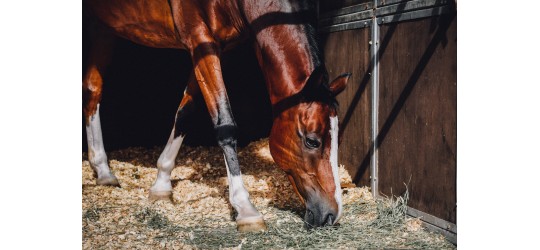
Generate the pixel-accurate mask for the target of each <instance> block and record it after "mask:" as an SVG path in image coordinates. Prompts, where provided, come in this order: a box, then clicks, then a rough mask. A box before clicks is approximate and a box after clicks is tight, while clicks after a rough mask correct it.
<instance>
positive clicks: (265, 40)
mask: <svg viewBox="0 0 540 250" xmlns="http://www.w3.org/2000/svg"><path fill="white" fill-rule="evenodd" d="M84 4H85V8H87V10H90V12H91V13H92V15H93V16H94V17H96V19H97V20H99V23H100V24H99V25H97V26H96V32H95V36H96V37H95V38H94V39H93V46H92V49H91V53H90V56H89V66H88V68H87V72H86V74H85V76H84V77H83V100H84V102H83V104H84V107H83V109H84V112H85V117H86V119H87V121H86V130H87V136H88V145H89V147H88V148H89V160H90V163H91V166H92V167H93V169H94V170H95V172H96V173H97V176H98V179H97V183H98V184H103V185H118V181H117V180H116V178H115V177H114V175H113V174H112V173H111V172H110V169H109V167H108V164H107V158H106V154H105V150H104V146H103V140H102V137H101V127H100V126H101V125H100V121H99V100H100V98H101V86H102V84H103V80H102V79H103V78H102V74H103V71H104V68H105V67H106V66H107V63H108V56H109V55H110V51H111V48H112V40H113V36H114V35H116V36H121V37H124V38H127V39H129V40H131V41H133V42H136V43H139V44H142V45H146V46H150V47H159V48H163V47H165V48H178V49H185V50H187V51H189V52H190V54H191V57H192V61H193V73H192V75H191V77H190V80H189V82H188V85H187V87H186V90H185V91H184V96H183V99H182V101H181V103H180V106H179V108H178V112H177V114H176V119H175V125H174V127H173V129H172V131H171V135H170V137H169V140H168V142H167V145H166V146H165V149H164V151H163V153H162V154H161V156H160V158H159V160H158V163H157V165H158V175H157V178H156V181H155V183H154V184H153V186H152V187H151V188H150V199H169V198H170V197H171V196H172V186H171V182H170V174H171V171H172V169H173V168H174V161H175V158H176V155H177V153H178V150H179V148H180V146H181V144H182V140H183V138H184V137H185V132H184V131H183V129H182V126H180V125H181V124H182V123H185V122H187V118H186V117H188V116H189V113H190V112H191V110H192V107H193V105H194V103H193V100H194V97H195V96H197V95H202V96H203V97H204V100H205V103H206V105H207V107H208V111H209V113H210V116H211V118H212V122H213V123H214V128H215V131H216V136H217V141H218V144H219V145H220V147H221V148H222V149H223V154H224V159H225V165H226V168H227V174H228V181H229V195H230V196H229V200H230V202H231V204H232V205H233V207H234V209H235V210H236V211H237V212H238V216H237V218H236V221H237V225H238V228H239V230H242V231H249V230H261V229H265V228H266V226H265V224H264V220H263V216H262V215H261V214H260V213H259V212H258V211H257V209H256V208H255V207H254V206H253V205H252V203H251V202H250V200H249V194H248V192H247V190H246V189H245V188H244V186H243V182H242V178H241V172H240V165H239V163H238V158H237V155H236V137H235V130H236V124H235V122H234V118H233V116H232V111H231V108H230V105H229V101H228V97H227V93H226V90H225V85H224V82H223V78H222V75H221V66H220V59H219V58H220V55H221V53H222V51H224V50H227V49H228V48H230V47H231V46H234V45H236V44H238V43H239V42H241V41H244V40H246V39H247V38H249V37H250V36H251V37H253V38H254V39H253V40H254V45H255V50H256V55H257V59H258V61H259V64H260V66H261V69H262V71H263V74H264V77H265V80H266V85H267V88H268V92H269V94H270V100H271V103H272V105H273V110H274V124H273V127H272V130H271V134H270V149H271V153H272V156H273V158H274V159H275V161H276V163H277V165H278V166H279V167H281V168H282V169H283V170H284V171H285V172H286V173H287V174H288V176H289V179H290V180H291V183H292V184H293V186H294V188H295V190H296V192H297V193H298V194H299V196H300V198H301V200H302V202H304V203H305V205H306V210H307V212H306V216H305V220H306V225H307V226H308V227H311V226H323V225H332V224H335V223H336V222H337V221H338V220H339V217H340V215H341V189H340V186H339V178H338V177H337V113H336V108H335V105H334V104H335V99H334V96H335V95H337V94H338V93H339V92H341V91H342V90H343V88H344V87H345V84H346V82H347V79H348V77H349V75H342V76H340V77H338V78H337V79H336V80H334V81H333V82H331V83H328V80H327V79H326V70H325V68H324V64H323V63H322V59H321V58H320V55H319V52H318V49H317V43H316V41H315V39H314V37H313V35H314V30H313V27H312V26H311V25H310V24H309V22H308V21H307V19H306V18H305V17H306V15H307V14H309V13H310V12H309V5H308V4H306V3H303V2H291V1H277V0H272V1H257V0H238V1H226V0H208V1H196V0H183V1H179V0H170V1H165V0H156V1H129V0H110V1H104V0H87V1H85V2H84ZM111 33H112V34H113V35H111Z"/></svg>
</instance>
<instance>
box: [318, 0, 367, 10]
mask: <svg viewBox="0 0 540 250" xmlns="http://www.w3.org/2000/svg"><path fill="white" fill-rule="evenodd" d="M372 2H373V0H323V1H319V10H320V13H323V12H326V11H332V10H337V9H341V8H345V7H350V6H353V5H358V4H363V3H372Z"/></svg>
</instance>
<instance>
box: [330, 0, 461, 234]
mask: <svg viewBox="0 0 540 250" xmlns="http://www.w3.org/2000/svg"><path fill="white" fill-rule="evenodd" d="M330 2H331V3H330ZM352 3H353V2H352V1H322V2H321V3H320V4H319V13H320V14H319V30H320V32H321V33H322V37H323V41H324V42H325V45H324V52H325V57H326V64H327V67H328V69H329V71H330V72H329V73H330V77H335V76H336V75H339V74H340V73H341V71H353V76H354V77H353V78H352V79H351V80H350V83H349V85H350V86H348V87H347V90H346V91H345V93H344V94H342V95H341V96H340V97H339V102H340V110H339V116H340V119H341V123H342V124H341V128H340V129H342V130H343V131H342V133H343V140H342V144H341V145H340V155H339V157H340V162H341V163H343V164H345V166H346V167H347V169H348V170H349V173H350V174H351V176H352V177H353V179H354V182H355V183H356V184H357V185H366V184H368V183H369V184H370V186H371V189H372V191H373V193H374V195H375V196H378V197H380V196H385V195H387V196H389V195H392V194H393V195H400V194H402V193H403V192H404V191H405V184H407V188H408V191H409V195H410V199H409V203H408V205H409V209H408V214H409V215H411V216H414V217H420V218H421V219H422V220H423V221H424V222H425V223H424V224H425V225H426V227H428V228H430V229H432V230H435V231H438V232H441V233H443V234H444V235H446V236H447V238H448V239H449V240H450V241H452V242H454V243H456V235H457V234H456V232H457V228H456V141H457V138H456V127H457V126H456V103H457V97H456V88H457V86H456V61H457V60H456V59H457V58H456V57H457V56H456V55H457V54H456V16H455V7H454V5H453V2H450V1H447V0H416V1H399V0H386V1H377V0H375V1H356V2H354V4H352ZM336 6H339V7H336ZM325 8H329V10H327V9H325ZM366 36H367V39H366ZM355 73H357V74H358V73H359V74H360V75H356V76H355V75H354V74H355Z"/></svg>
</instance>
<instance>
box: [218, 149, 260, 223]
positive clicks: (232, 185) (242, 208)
mask: <svg viewBox="0 0 540 250" xmlns="http://www.w3.org/2000/svg"><path fill="white" fill-rule="evenodd" d="M224 158H225V159H224V160H225V166H226V167H227V180H228V181H229V201H230V202H231V205H232V206H233V208H234V209H235V210H236V212H237V213H238V216H237V217H236V220H237V221H238V220H242V219H249V218H253V219H260V218H261V217H262V215H261V213H259V211H257V209H256V208H255V207H254V206H253V204H251V201H250V200H249V193H248V191H247V190H246V188H245V187H244V182H243V181H242V175H237V176H234V175H231V173H230V171H229V164H227V159H226V157H225V156H224Z"/></svg>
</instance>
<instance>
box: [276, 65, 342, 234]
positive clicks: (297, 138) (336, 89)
mask: <svg viewBox="0 0 540 250" xmlns="http://www.w3.org/2000/svg"><path fill="white" fill-rule="evenodd" d="M349 76H350V74H343V75H341V76H338V77H337V78H336V79H335V80H333V81H332V82H330V83H328V78H327V74H326V70H325V68H324V66H319V67H318V68H316V69H315V70H314V71H313V73H312V74H311V76H310V77H309V79H308V80H307V82H306V84H305V86H304V88H303V89H302V91H300V92H299V93H298V94H296V95H294V96H291V97H290V98H288V99H285V100H283V101H281V102H279V103H277V104H276V105H274V116H275V118H274V123H273V127H272V130H271V133H270V152H271V154H272V157H273V158H274V160H275V162H276V164H277V165H278V166H279V167H280V168H281V169H283V170H284V171H285V172H286V173H287V175H288V177H289V180H290V181H291V183H292V186H293V187H294V189H295V191H296V193H297V194H298V195H299V196H300V200H301V201H302V202H303V203H304V205H305V207H306V213H305V216H304V222H305V225H306V227H307V228H312V227H319V226H327V225H334V224H336V223H337V222H338V221H339V219H340V217H341V212H342V202H341V187H340V182H339V176H338V161H337V158H338V118H337V101H336V99H335V97H336V95H338V94H339V93H340V92H341V91H343V89H344V88H345V86H346V84H347V80H348V79H349Z"/></svg>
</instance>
